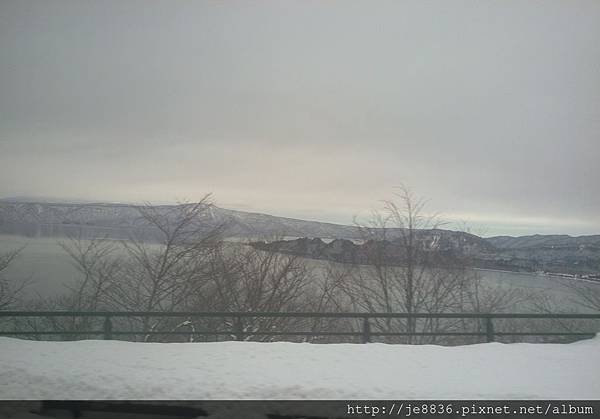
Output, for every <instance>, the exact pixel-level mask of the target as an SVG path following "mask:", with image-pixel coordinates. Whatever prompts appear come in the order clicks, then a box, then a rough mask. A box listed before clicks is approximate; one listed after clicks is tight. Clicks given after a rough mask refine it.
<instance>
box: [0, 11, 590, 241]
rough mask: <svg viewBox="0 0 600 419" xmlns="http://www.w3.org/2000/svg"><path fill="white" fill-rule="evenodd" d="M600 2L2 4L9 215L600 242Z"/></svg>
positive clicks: (3, 143)
mask: <svg viewBox="0 0 600 419" xmlns="http://www.w3.org/2000/svg"><path fill="white" fill-rule="evenodd" d="M598 40H600V2H598V1H595V0H590V1H576V0H569V1H544V2H534V1H527V0H523V1H510V0H507V1H496V2H491V1H490V2H482V1H475V0H473V1H446V0H440V1H429V2H422V1H346V0H344V1H284V2H282V1H253V2H249V1H223V2H217V1H183V0H177V1H172V0H169V1H153V0H139V1H130V0H116V1H109V0H103V1H81V0H73V1H58V0H52V1H41V0H39V1H28V0H15V1H9V0H3V1H2V2H0V197H9V196H43V197H63V198H70V199H83V200H107V201H127V202H139V201H147V200H150V201H153V202H171V201H176V200H178V199H192V200H193V199H195V198H198V197H200V196H202V195H203V194H204V193H206V192H212V193H213V196H214V199H215V200H216V202H217V204H219V205H221V206H224V207H229V208H237V209H242V210H251V211H259V212H267V213H271V214H275V215H283V216H291V217H298V218H306V219H315V220H323V221H332V222H340V223H350V222H351V221H352V217H353V216H354V215H361V214H365V213H366V212H368V211H369V210H370V209H372V208H376V207H377V206H378V202H379V200H381V199H387V198H391V197H393V194H394V191H395V189H394V188H395V187H396V186H397V185H399V184H400V183H405V184H407V185H409V186H410V187H411V188H412V189H413V190H414V191H415V192H416V193H417V194H418V195H421V196H424V197H426V198H428V199H429V204H428V205H429V206H428V208H429V210H431V211H437V212H441V213H442V214H443V215H444V217H445V218H446V219H448V220H451V221H466V222H468V223H469V224H470V225H471V227H472V228H473V229H474V231H475V232H479V233H482V234H485V235H491V234H504V233H506V234H529V233H535V232H538V233H568V234H592V233H596V234H599V233H600V136H599V134H600V42H599V41H598Z"/></svg>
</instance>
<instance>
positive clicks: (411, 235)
mask: <svg viewBox="0 0 600 419" xmlns="http://www.w3.org/2000/svg"><path fill="white" fill-rule="evenodd" d="M425 204H426V202H425V200H423V199H422V198H418V197H416V196H415V195H414V194H413V193H412V192H411V191H410V190H409V189H408V188H407V187H405V186H401V187H400V190H399V192H398V193H397V194H396V200H388V201H384V202H383V209H382V210H381V211H376V212H374V213H373V214H372V216H371V218H370V219H369V220H368V221H367V222H366V223H360V222H358V223H357V226H358V227H359V229H360V231H361V232H362V237H363V241H364V244H363V245H362V246H361V248H362V249H364V250H363V251H362V253H363V254H362V255H361V257H362V261H363V263H364V266H362V267H359V268H358V269H355V270H354V271H353V272H354V273H353V274H352V275H349V277H348V280H347V281H345V282H344V283H343V284H342V289H343V291H344V293H345V295H346V298H347V299H348V300H349V303H350V306H351V307H352V308H353V309H354V310H358V311H366V312H387V313H392V312H404V313H407V314H408V318H407V320H406V321H405V322H400V321H398V320H393V319H384V320H381V319H374V326H375V327H376V329H378V330H380V331H384V332H406V333H407V334H408V335H407V338H406V339H405V340H400V341H406V342H408V343H424V342H436V341H438V340H439V337H435V336H420V337H416V336H414V333H416V332H417V331H419V332H430V333H433V332H444V331H452V330H457V329H462V330H464V328H465V327H469V325H467V324H465V322H464V321H463V320H461V319H456V320H452V319H416V318H414V317H411V316H410V315H411V314H414V313H417V312H424V313H435V312H437V313H443V312H446V313H451V312H484V311H487V310H492V309H499V308H500V307H501V306H503V305H504V304H508V302H509V301H512V299H513V298H514V295H513V294H511V295H509V294H506V293H496V292H492V290H490V289H487V290H486V293H485V296H484V294H482V290H483V287H482V285H481V282H480V277H479V276H478V275H477V273H476V272H474V271H473V270H471V269H469V267H468V260H467V257H466V256H465V255H464V254H463V253H461V251H460V247H461V240H462V239H461V237H462V236H460V235H456V234H453V233H452V232H448V231H445V230H441V229H440V226H441V225H442V223H441V222H440V219H439V216H438V215H437V214H433V215H427V214H426V213H425V211H424V208H425ZM487 291H489V292H490V294H489V295H488V294H487ZM492 294H493V295H494V297H492V296H491V295H492ZM480 327H481V325H476V328H480Z"/></svg>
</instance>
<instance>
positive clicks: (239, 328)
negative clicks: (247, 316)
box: [233, 316, 244, 341]
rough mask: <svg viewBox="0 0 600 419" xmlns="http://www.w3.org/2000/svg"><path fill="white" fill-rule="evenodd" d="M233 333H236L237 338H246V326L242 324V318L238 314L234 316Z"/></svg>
mask: <svg viewBox="0 0 600 419" xmlns="http://www.w3.org/2000/svg"><path fill="white" fill-rule="evenodd" d="M233 333H234V334H235V340H238V341H242V340H244V326H243V324H242V318H241V317H240V316H236V317H234V318H233Z"/></svg>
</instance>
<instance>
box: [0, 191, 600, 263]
mask: <svg viewBox="0 0 600 419" xmlns="http://www.w3.org/2000/svg"><path fill="white" fill-rule="evenodd" d="M156 208H157V209H158V210H159V211H161V210H163V211H165V213H167V212H168V211H170V210H172V208H173V205H158V206H156ZM204 215H205V219H204V221H205V222H206V223H207V226H210V225H217V224H224V225H225V226H226V228H225V232H224V234H225V236H226V237H236V238H242V239H248V240H254V241H260V240H263V241H265V242H270V241H272V240H274V239H281V238H299V237H306V238H321V239H329V240H336V239H337V240H348V241H351V240H354V241H356V240H360V239H362V238H363V237H362V234H361V231H360V230H359V229H358V228H357V227H355V226H347V225H340V224H332V223H322V222H317V221H305V220H298V219H293V218H285V217H276V216H272V215H267V214H260V213H251V212H244V211H236V210H230V209H225V208H219V207H215V206H211V207H210V208H209V210H208V211H207V212H206V213H205V214H204ZM139 220H140V214H139V212H138V211H137V210H136V209H135V207H134V206H132V205H129V204H109V203H64V202H28V201H26V200H18V199H14V200H10V199H5V200H0V232H5V233H6V232H8V233H13V234H27V233H24V232H30V234H29V235H44V234H45V232H47V231H51V234H52V235H60V234H64V232H65V231H70V232H72V231H74V230H77V231H83V232H84V236H86V237H89V236H106V237H112V238H126V237H127V236H128V234H130V232H131V231H132V230H135V229H136V228H139V225H140V223H139ZM32 226H33V227H32ZM30 230H31V231H30ZM400 232H401V231H400V230H398V229H391V230H390V231H389V232H388V233H389V234H388V236H387V238H388V239H389V240H391V241H394V240H395V239H396V238H397V237H399V236H400ZM418 238H419V240H421V241H422V242H423V244H424V246H433V245H435V246H438V247H439V248H441V249H444V251H445V252H456V253H457V254H461V255H464V256H465V257H469V258H470V259H471V260H473V261H474V263H475V264H476V266H479V267H482V268H489V269H502V270H511V271H525V272H536V271H545V272H555V273H565V274H598V273H600V235H596V236H580V237H571V236H566V235H534V236H523V237H509V236H498V237H490V238H482V237H478V236H475V235H473V234H467V233H463V232H456V231H449V230H439V229H436V230H421V231H419V233H418ZM298 243H300V244H298V246H303V244H302V243H301V242H298ZM341 243H342V244H340V243H339V242H338V243H336V244H335V245H334V246H341V247H345V248H348V249H350V248H352V247H353V246H356V244H355V243H352V242H349V243H350V244H349V243H346V242H341ZM317 244H318V243H317ZM265 246H267V244H265ZM269 246H270V247H269V250H275V251H289V252H292V251H291V250H290V249H289V247H290V246H292V247H293V246H295V245H294V244H284V243H282V242H279V244H271V245H269ZM278 246H280V247H281V249H277V247H278ZM316 247H317V248H318V250H314V251H310V252H309V253H310V254H307V256H309V257H316V258H335V257H342V258H346V257H347V256H340V255H339V254H338V256H335V257H334V256H331V255H332V254H334V253H335V252H337V251H338V250H335V251H334V252H333V253H331V249H330V247H331V246H329V245H327V246H325V247H323V246H322V245H321V244H318V246H316ZM264 248H265V249H267V247H264ZM285 249H287V250H285ZM296 251H297V250H294V251H293V252H296ZM298 252H300V253H302V252H301V251H298ZM328 255H330V256H331V257H330V256H328ZM348 257H349V256H348Z"/></svg>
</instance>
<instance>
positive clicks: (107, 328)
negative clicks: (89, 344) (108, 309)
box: [102, 316, 112, 340]
mask: <svg viewBox="0 0 600 419" xmlns="http://www.w3.org/2000/svg"><path fill="white" fill-rule="evenodd" d="M102 329H103V331H104V340H111V339H112V322H111V321H110V317H108V316H107V317H106V318H105V319H104V325H103V327H102Z"/></svg>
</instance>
